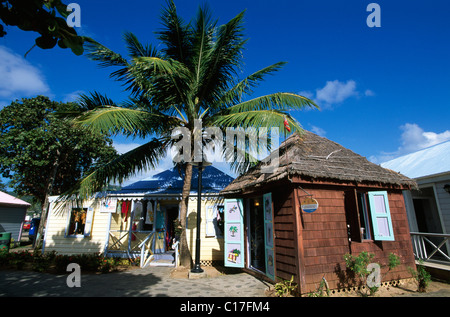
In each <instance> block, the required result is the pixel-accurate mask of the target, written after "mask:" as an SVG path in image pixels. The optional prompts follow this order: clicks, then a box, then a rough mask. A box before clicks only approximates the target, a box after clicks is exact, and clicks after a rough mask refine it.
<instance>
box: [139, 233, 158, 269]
mask: <svg viewBox="0 0 450 317" xmlns="http://www.w3.org/2000/svg"><path fill="white" fill-rule="evenodd" d="M139 248H140V249H141V264H140V265H141V268H143V267H146V266H147V265H148V264H149V263H150V262H151V260H152V259H153V254H154V250H155V232H152V233H150V234H149V235H148V236H147V237H146V238H145V239H144V241H142V242H141V243H140V244H139Z"/></svg>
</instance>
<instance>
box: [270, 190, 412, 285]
mask: <svg viewBox="0 0 450 317" xmlns="http://www.w3.org/2000/svg"><path fill="white" fill-rule="evenodd" d="M281 187H282V188H278V190H277V191H274V192H273V197H274V198H273V201H274V230H275V246H276V270H277V277H279V278H282V279H285V280H289V279H290V278H291V277H292V276H294V279H295V281H297V283H298V284H299V285H300V288H301V293H308V292H314V291H316V290H317V288H318V287H319V285H320V282H321V280H322V278H325V279H326V281H327V282H328V285H329V287H330V288H331V289H338V288H345V287H348V286H353V285H356V284H357V282H356V281H355V280H354V279H349V275H348V274H347V273H346V267H345V261H344V254H346V253H351V254H353V255H355V256H356V255H358V254H359V253H360V252H362V251H367V252H370V253H373V254H375V257H374V259H373V262H376V263H379V264H381V266H382V273H383V274H384V273H386V272H387V268H386V267H383V266H385V265H386V264H387V263H388V256H389V254H390V253H394V254H396V255H398V256H400V260H401V265H400V266H398V267H397V268H395V269H394V270H392V271H391V272H390V273H388V274H387V275H383V278H382V282H386V281H389V280H397V279H403V278H409V277H411V275H410V273H409V272H408V267H415V264H414V257H413V253H412V245H411V238H410V235H409V226H408V221H407V216H406V210H405V206H404V200H403V196H402V193H401V191H400V190H390V191H388V192H389V194H388V198H389V206H390V211H391V217H392V223H393V229H394V236H395V241H372V240H369V241H363V242H349V239H348V232H347V218H346V206H345V197H344V193H345V191H346V190H348V189H349V187H348V186H326V185H312V184H305V185H304V186H303V185H302V188H303V189H305V190H306V191H307V192H308V193H309V194H311V195H313V197H314V198H315V199H316V200H317V201H318V202H319V208H318V210H316V211H315V212H313V213H305V212H301V211H300V206H299V205H300V201H301V200H302V199H303V198H305V197H306V195H307V194H306V193H305V191H303V190H301V189H298V187H297V189H295V188H294V186H292V187H291V188H289V187H288V185H286V186H281ZM374 190H380V188H376V189H374ZM294 210H295V212H294ZM296 226H298V230H296Z"/></svg>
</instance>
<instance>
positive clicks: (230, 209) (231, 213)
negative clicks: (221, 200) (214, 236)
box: [224, 199, 245, 268]
mask: <svg viewBox="0 0 450 317" xmlns="http://www.w3.org/2000/svg"><path fill="white" fill-rule="evenodd" d="M224 213H225V226H224V231H225V232H224V235H225V248H224V249H225V256H224V261H225V266H227V267H241V268H243V267H244V264H245V262H244V209H243V204H242V199H225V211H224Z"/></svg>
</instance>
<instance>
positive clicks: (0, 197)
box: [0, 191, 31, 207]
mask: <svg viewBox="0 0 450 317" xmlns="http://www.w3.org/2000/svg"><path fill="white" fill-rule="evenodd" d="M0 205H14V206H23V207H29V206H31V205H30V204H29V203H27V202H26V201H23V200H21V199H19V198H16V197H14V196H11V195H9V194H7V193H4V192H1V191H0Z"/></svg>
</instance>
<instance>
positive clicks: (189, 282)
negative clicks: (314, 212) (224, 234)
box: [0, 267, 268, 297]
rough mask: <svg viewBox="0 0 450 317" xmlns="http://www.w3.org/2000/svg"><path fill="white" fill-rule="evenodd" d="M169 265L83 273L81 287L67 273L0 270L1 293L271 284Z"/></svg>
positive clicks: (252, 291) (236, 288) (177, 293)
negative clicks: (186, 273) (180, 272)
mask: <svg viewBox="0 0 450 317" xmlns="http://www.w3.org/2000/svg"><path fill="white" fill-rule="evenodd" d="M171 270H173V268H169V267H149V268H145V269H133V270H128V271H124V272H114V273H108V274H81V278H80V282H81V283H80V284H81V287H68V286H67V278H68V276H69V275H68V274H66V275H54V274H46V273H36V272H28V271H0V296H6V297H15V296H20V297H49V296H50V297H55V296H63V297H139V296H143V297H262V296H265V294H264V292H265V290H266V289H267V287H268V284H267V283H265V282H262V281H260V280H258V279H256V278H254V277H253V276H251V275H249V274H247V273H237V274H227V275H220V276H216V277H211V278H202V279H187V278H173V277H171V276H170V271H171Z"/></svg>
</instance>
